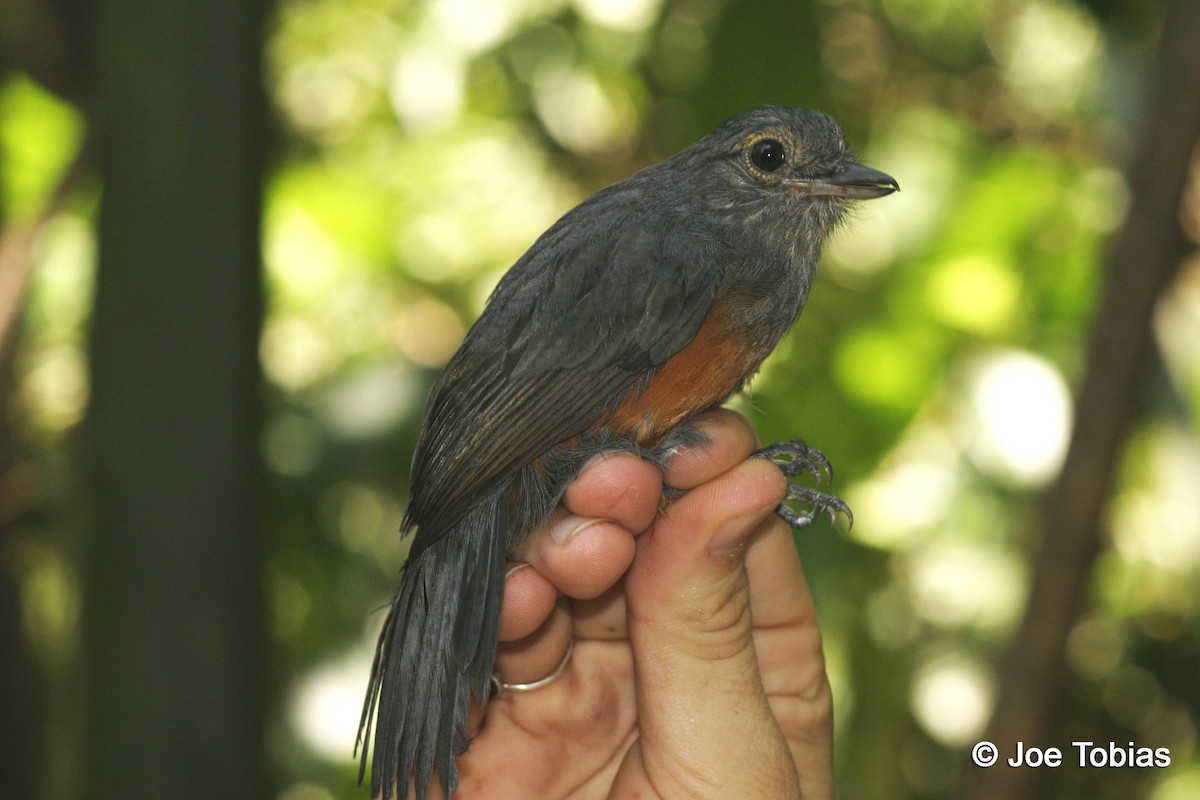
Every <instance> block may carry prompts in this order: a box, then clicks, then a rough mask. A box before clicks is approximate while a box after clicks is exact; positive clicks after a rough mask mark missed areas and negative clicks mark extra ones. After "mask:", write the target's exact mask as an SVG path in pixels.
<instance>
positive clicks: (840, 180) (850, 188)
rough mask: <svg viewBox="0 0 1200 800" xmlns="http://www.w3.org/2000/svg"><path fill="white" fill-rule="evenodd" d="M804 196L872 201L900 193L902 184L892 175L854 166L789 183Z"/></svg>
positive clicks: (860, 165) (857, 165)
mask: <svg viewBox="0 0 1200 800" xmlns="http://www.w3.org/2000/svg"><path fill="white" fill-rule="evenodd" d="M788 183H789V185H791V186H793V187H794V188H795V189H797V190H798V191H800V192H801V193H803V194H808V195H817V196H819V197H845V198H847V199H850V200H870V199H871V198H873V197H883V196H884V195H888V194H891V193H892V192H898V191H900V184H898V183H896V179H895V178H893V177H892V176H891V175H888V174H886V173H883V172H880V171H879V170H877V169H871V168H870V167H864V166H863V165H862V164H852V165H851V166H849V167H847V168H846V169H844V170H842V171H841V172H835V173H833V174H832V175H822V176H821V177H819V178H808V179H803V180H792V181H788Z"/></svg>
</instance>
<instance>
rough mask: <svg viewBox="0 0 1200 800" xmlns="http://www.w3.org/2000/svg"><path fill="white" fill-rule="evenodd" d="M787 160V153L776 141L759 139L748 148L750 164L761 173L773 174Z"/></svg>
mask: <svg viewBox="0 0 1200 800" xmlns="http://www.w3.org/2000/svg"><path fill="white" fill-rule="evenodd" d="M786 160H787V151H786V150H784V149H783V144H782V143H781V142H780V141H779V140H777V139H759V140H758V141H757V142H755V143H754V144H753V145H751V147H750V163H752V164H753V165H754V166H755V167H757V168H758V169H760V170H762V171H763V172H774V171H775V170H777V169H779V168H780V167H782V166H783V162H784V161H786Z"/></svg>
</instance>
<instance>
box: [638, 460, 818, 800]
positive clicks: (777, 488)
mask: <svg viewBox="0 0 1200 800" xmlns="http://www.w3.org/2000/svg"><path fill="white" fill-rule="evenodd" d="M785 488H786V484H785V480H784V477H783V475H782V474H781V473H780V472H779V470H778V469H777V468H775V467H774V466H773V465H771V464H769V463H767V462H765V461H761V460H757V459H751V460H748V461H743V462H742V463H741V464H739V465H738V466H736V467H735V468H733V469H732V470H729V471H728V472H726V473H724V474H723V475H721V476H720V477H718V478H716V479H714V480H710V481H709V482H707V483H704V484H703V485H701V486H699V487H697V488H695V489H693V490H692V491H690V492H688V494H686V495H685V496H684V497H683V498H681V499H680V500H679V501H677V502H676V503H675V504H673V505H672V506H671V507H669V508H668V509H667V511H666V512H665V513H664V515H663V517H662V518H661V519H660V521H659V522H658V523H657V524H656V525H655V527H654V529H653V531H652V532H651V533H650V534H649V535H647V536H644V537H642V538H641V539H640V540H639V542H638V553H637V557H636V559H635V561H634V564H633V567H632V568H631V569H630V571H629V574H628V575H627V577H626V593H627V602H628V603H629V625H630V629H629V634H630V639H631V641H632V644H633V651H634V663H635V667H636V672H637V678H638V683H637V697H638V704H639V720H640V725H641V731H642V746H641V755H642V758H643V760H644V761H645V767H646V769H647V770H649V771H651V774H653V773H654V771H655V770H656V764H657V769H660V770H661V771H662V776H663V777H669V776H670V775H672V774H675V775H678V774H679V766H680V765H684V766H687V765H694V767H695V769H696V770H698V772H699V774H704V775H705V777H706V779H711V780H713V781H715V782H716V783H717V784H719V785H721V786H724V787H726V788H728V790H729V791H730V792H733V793H734V794H737V795H742V796H767V795H768V794H770V792H768V791H766V788H767V787H768V786H769V787H771V792H776V791H778V790H779V789H780V788H781V787H783V788H786V789H787V790H788V791H791V792H792V793H794V791H795V790H796V789H798V777H797V775H796V772H795V768H794V766H793V761H792V756H791V752H790V750H789V749H788V744H787V742H786V740H785V739H784V737H783V735H782V733H781V732H780V730H779V727H778V725H777V723H776V722H775V720H774V717H773V715H772V713H771V708H770V706H769V704H768V701H767V698H766V693H765V691H764V690H763V686H762V683H761V679H760V678H759V671H758V664H757V661H756V658H755V652H754V645H753V638H752V631H751V617H750V605H749V591H750V590H749V587H748V583H747V576H746V571H745V568H744V562H743V558H744V556H745V553H746V548H747V545H748V543H749V541H750V539H751V537H752V536H754V535H755V534H756V533H759V532H761V531H763V530H764V529H763V528H762V526H761V523H762V522H763V520H765V519H766V518H767V517H768V516H769V515H770V514H771V513H772V511H773V509H774V508H775V507H776V506H777V505H778V503H779V501H780V499H781V498H782V496H783V493H784V491H785ZM685 771H686V770H685ZM748 776H749V780H751V781H752V782H755V783H756V782H759V781H765V783H763V784H762V785H757V786H751V787H747V786H746V785H744V783H743V781H745V780H747V778H748ZM748 788H749V791H747V789H748ZM674 789H675V790H676V791H677V792H678V791H680V790H683V791H685V793H686V790H687V789H688V787H686V786H683V787H679V786H676V787H674ZM710 791H711V788H710ZM776 796H782V795H776Z"/></svg>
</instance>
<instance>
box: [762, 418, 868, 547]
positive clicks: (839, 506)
mask: <svg viewBox="0 0 1200 800" xmlns="http://www.w3.org/2000/svg"><path fill="white" fill-rule="evenodd" d="M754 457H756V458H765V459H767V460H768V461H770V462H771V463H773V464H775V466H777V467H779V470H780V471H781V472H782V473H783V474H784V475H786V476H788V477H789V478H794V477H796V476H798V475H803V474H804V473H808V474H809V475H812V476H813V477H814V478H815V479H816V481H817V485H818V486H820V485H821V479H822V477H824V478H825V479H826V480H828V481H829V482H831V483H832V482H833V466H832V465H831V464H830V463H829V459H828V458H826V457H825V454H824V453H822V452H821V451H820V450H818V449H817V448H815V447H809V446H808V445H807V444H805V443H804V441H803V440H801V439H792V440H791V441H790V442H779V443H778V444H773V445H769V446H767V447H764V448H763V449H761V450H759V451H757V452H756V453H754ZM784 499H785V500H803V501H805V502H806V503H809V504H810V505H811V508H809V509H808V510H807V511H803V512H801V511H796V510H794V509H792V508H790V507H788V506H786V505H784V504H782V503H781V504H780V505H779V507H778V508H777V509H775V513H776V514H778V515H779V517H780V518H782V519H783V520H784V521H785V522H787V523H788V524H789V525H791V526H792V527H793V528H797V529H798V528H803V527H806V526H808V525H810V524H811V523H812V522H813V520H815V519H816V518H817V517H819V516H820V515H821V514H823V513H824V514H828V515H829V519H830V521H831V522H835V523H836V522H837V515H838V513H839V512H840V513H842V514H845V515H846V519H847V520H848V521H849V523H850V526H851V527H853V526H854V514H853V513H851V511H850V507H849V506H847V505H846V504H845V503H844V502H843V501H842V500H841V499H840V498H838V497H835V496H834V495H831V494H826V493H825V492H819V491H817V490H816V489H810V488H808V487H806V486H797V485H795V484H788V491H787V495H786V496H785V498H784Z"/></svg>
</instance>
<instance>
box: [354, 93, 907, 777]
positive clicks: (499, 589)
mask: <svg viewBox="0 0 1200 800" xmlns="http://www.w3.org/2000/svg"><path fill="white" fill-rule="evenodd" d="M899 188H900V187H899V184H898V183H897V182H896V181H895V179H893V178H892V177H891V176H889V175H887V174H885V173H883V172H879V171H877V170H874V169H871V168H869V167H866V166H864V165H863V164H861V163H860V162H859V160H858V159H857V158H856V157H855V156H854V155H853V154H852V153H851V151H850V149H849V148H848V147H847V145H846V143H845V140H844V137H843V134H842V131H841V129H840V128H839V126H838V124H837V123H836V122H835V121H834V120H833V119H832V118H831V117H830V116H828V115H827V114H824V113H822V112H819V111H813V110H808V109H801V108H793V107H788V106H778V105H771V106H761V107H758V108H755V109H753V110H751V111H748V112H745V113H743V114H740V115H737V116H734V117H732V118H730V119H728V120H726V121H725V122H723V123H721V124H720V125H719V126H718V127H717V128H716V129H715V130H714V131H713V132H712V133H710V134H709V135H707V136H705V137H704V138H703V139H700V140H699V141H698V142H696V143H695V144H693V145H691V146H689V147H686V148H685V149H683V150H681V151H680V152H678V153H677V154H676V155H674V156H672V157H670V158H668V159H667V160H665V161H663V162H661V163H658V164H655V165H653V166H650V167H647V168H645V169H642V170H641V171H639V172H637V173H635V174H634V175H632V176H631V177H629V178H627V179H625V180H623V181H621V182H619V183H616V184H613V185H611V186H608V187H607V188H604V189H601V190H600V191H598V192H596V193H595V194H593V195H592V196H591V197H589V198H587V199H586V200H584V201H583V202H582V203H580V204H579V205H578V206H576V207H575V208H574V209H572V210H571V211H569V212H567V213H566V214H565V215H564V216H563V217H562V218H561V219H559V220H558V221H557V222H556V223H554V224H553V225H552V226H551V227H550V228H549V229H548V230H547V231H546V232H545V233H544V234H542V235H541V236H540V237H539V238H538V239H537V240H536V242H535V243H534V244H533V245H532V246H531V247H530V248H529V250H528V251H527V252H526V253H525V254H524V255H523V256H522V257H521V258H520V259H519V260H517V262H516V263H515V264H514V265H513V266H512V267H511V268H510V269H509V270H508V272H506V273H505V274H504V276H503V277H502V278H501V279H500V281H499V283H498V284H497V286H496V288H495V289H494V291H493V292H492V294H491V296H490V298H489V299H488V301H487V303H486V305H485V307H484V310H483V312H482V313H481V315H480V316H479V318H478V319H477V321H476V322H475V323H474V325H472V326H471V328H470V330H469V331H468V332H467V334H466V337H465V338H464V340H463V342H462V345H461V346H460V347H459V349H458V351H457V352H456V353H455V354H454V355H453V356H452V357H451V358H450V360H449V362H448V363H447V364H446V366H445V368H444V370H443V371H442V373H441V375H440V377H439V378H438V379H437V380H436V381H435V383H434V385H433V387H432V389H431V391H430V394H429V397H428V400H427V402H426V405H425V410H424V414H423V417H422V420H421V432H420V436H419V439H418V442H417V445H416V448H415V451H414V453H413V460H412V472H411V484H410V496H409V502H408V504H407V507H406V509H405V512H404V516H403V520H402V523H401V533H402V535H412V536H413V538H412V543H411V546H410V549H409V554H408V557H407V560H406V562H405V564H404V566H403V568H402V571H401V579H400V584H399V588H398V590H397V592H396V594H395V596H394V599H393V600H392V602H391V605H390V607H389V609H388V614H387V618H386V620H385V622H384V624H383V628H382V631H381V633H380V635H379V639H378V644H377V646H376V649H375V655H374V660H373V662H372V666H371V674H370V679H369V683H368V688H367V692H366V698H365V700H364V703H363V711H362V717H361V721H360V725H359V732H358V741H357V743H356V749H357V748H358V747H361V757H360V759H361V760H360V763H359V775H358V779H359V783H360V784H361V783H362V781H363V778H364V775H365V771H366V766H367V757H368V751H369V750H370V749H371V739H372V730H373V731H374V741H373V753H374V756H373V759H372V761H371V784H370V785H371V793H372V796H375V797H380V796H381V797H382V798H383V800H390V798H391V797H392V795H393V794H395V793H400V794H402V795H403V794H406V793H407V792H408V790H409V787H410V786H411V787H412V791H413V792H414V793H415V796H416V798H417V800H424V798H425V796H426V794H427V792H428V791H429V789H430V787H431V786H432V781H433V780H434V777H435V776H436V778H437V779H438V781H439V782H440V785H441V789H442V792H443V794H444V796H445V797H447V798H450V797H452V796H453V794H454V791H455V788H456V787H457V783H458V772H457V767H456V764H455V758H456V757H457V756H459V755H461V754H462V753H464V752H465V751H466V749H467V747H468V746H469V744H470V742H469V739H468V736H467V713H468V709H469V707H470V704H471V702H472V699H474V702H476V703H479V704H485V703H486V702H487V701H488V700H489V697H490V692H491V686H492V685H493V684H492V674H493V665H494V660H495V656H496V637H497V628H498V624H499V614H500V606H501V600H502V596H503V584H504V574H505V566H506V561H507V559H508V558H509V557H510V555H513V554H516V553H518V552H519V547H520V545H521V543H522V542H523V541H524V540H525V539H526V538H527V537H528V536H529V535H530V533H531V532H533V531H534V530H535V529H536V528H537V527H538V526H539V525H541V524H542V523H544V522H545V521H546V520H547V519H548V517H549V516H550V513H551V512H552V510H553V509H554V508H555V506H556V505H557V503H558V502H559V500H560V499H561V497H562V494H563V492H564V491H565V489H566V486H567V484H568V483H570V482H571V480H572V479H573V478H574V477H575V476H576V475H577V474H578V473H579V470H580V468H581V467H582V465H583V463H584V462H585V461H587V460H588V459H589V458H590V457H592V456H593V455H595V454H597V453H599V452H601V451H608V450H620V451H627V452H633V453H636V454H638V455H640V456H642V457H644V458H647V459H649V460H651V461H653V462H655V463H657V464H658V465H659V466H660V467H661V466H663V465H664V463H665V461H666V459H667V458H668V457H669V455H670V454H671V453H672V452H674V450H675V449H676V448H678V447H679V446H681V445H683V444H691V443H696V442H698V441H703V434H702V433H700V432H699V430H698V428H696V427H695V426H693V425H690V424H689V420H691V419H692V418H693V417H695V416H696V415H697V414H699V413H700V412H702V411H704V410H706V409H708V408H711V407H713V406H716V405H719V404H720V403H722V402H723V401H725V400H726V399H728V398H729V397H731V396H732V395H734V394H735V393H737V392H738V391H740V390H741V389H742V388H743V386H744V385H745V383H746V382H747V381H748V379H749V378H750V377H751V376H753V375H754V373H755V372H756V371H757V370H758V369H759V367H760V366H761V364H762V363H763V361H764V359H766V357H767V356H768V355H769V354H770V352H771V351H772V350H773V349H774V348H775V346H776V345H777V344H778V343H779V342H780V340H781V339H782V338H783V336H784V334H786V333H787V331H788V330H789V329H790V328H791V326H792V324H793V323H794V322H795V320H796V318H797V317H798V316H799V314H800V312H801V309H802V308H803V306H804V303H805V300H806V298H807V296H808V293H809V289H810V287H811V285H812V282H813V278H814V276H815V275H816V271H817V262H818V259H819V257H820V251H821V246H822V243H823V242H824V241H825V240H826V238H827V236H828V235H829V234H830V233H831V232H832V231H833V230H834V229H835V228H836V227H837V226H838V225H839V223H840V222H841V221H842V220H843V218H844V217H845V212H846V210H847V208H848V207H849V206H850V205H851V204H852V203H853V202H854V201H857V200H866V199H871V198H876V197H882V196H884V195H887V194H890V193H891V192H893V191H896V190H898V189H899ZM756 455H758V456H760V457H763V458H769V459H772V460H773V461H775V463H777V464H778V465H779V466H780V468H781V469H782V470H783V471H784V472H785V474H788V475H797V474H800V473H803V472H809V473H812V474H813V475H815V476H817V479H818V481H819V480H820V478H821V474H822V473H826V474H828V475H829V477H830V478H831V479H832V474H831V471H830V467H829V462H828V460H827V459H826V458H825V457H824V455H823V454H822V453H821V452H820V451H819V450H817V449H816V448H811V447H808V446H807V445H806V444H805V443H804V442H803V441H802V440H800V439H796V440H793V441H792V442H786V443H783V444H780V445H773V446H771V447H768V448H764V449H763V450H761V451H759V452H758V453H757V454H756ZM664 491H665V492H666V491H667V490H666V489H665V490H664ZM787 497H788V498H790V499H800V500H805V501H807V502H808V503H809V504H810V506H811V507H810V508H809V509H808V510H807V511H804V512H800V511H796V510H794V509H792V508H790V507H788V506H786V505H783V504H781V505H780V506H779V508H778V509H777V513H779V514H780V515H781V516H782V517H783V518H784V519H786V520H787V521H788V522H789V523H791V524H792V525H793V526H794V527H802V526H804V525H806V524H808V523H809V522H811V521H812V520H813V519H814V518H815V517H816V516H817V515H818V514H820V513H821V512H828V513H829V514H830V515H831V516H833V515H834V514H835V513H836V512H838V511H843V512H845V513H847V514H849V509H848V508H847V507H846V505H845V504H844V503H843V502H842V501H841V500H839V499H838V498H836V497H834V496H833V495H829V494H825V493H823V492H819V491H817V490H815V489H813V488H810V487H807V486H801V485H798V484H792V485H791V486H790V487H789V490H788V495H787ZM372 725H374V728H373V729H372Z"/></svg>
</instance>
